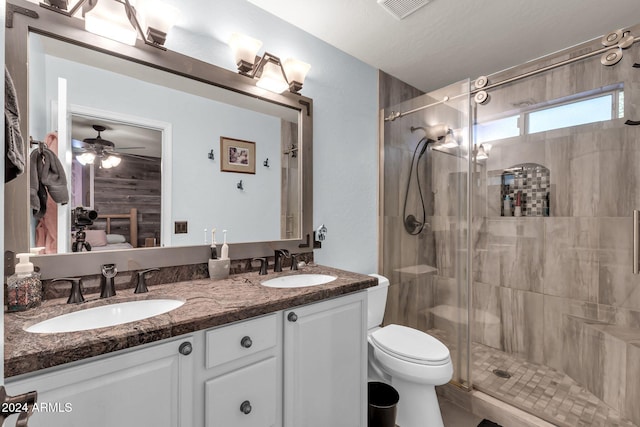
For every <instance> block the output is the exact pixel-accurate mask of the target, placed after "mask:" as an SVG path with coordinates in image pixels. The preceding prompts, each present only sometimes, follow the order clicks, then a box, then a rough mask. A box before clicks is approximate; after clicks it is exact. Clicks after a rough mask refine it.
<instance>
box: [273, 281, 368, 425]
mask: <svg viewBox="0 0 640 427" xmlns="http://www.w3.org/2000/svg"><path fill="white" fill-rule="evenodd" d="M366 336H367V300H366V292H358V293H355V294H350V295H347V296H344V297H340V298H335V299H332V300H328V301H324V302H319V303H315V304H310V305H306V306H302V307H297V308H294V309H291V310H286V311H285V312H284V426H285V427H326V426H341V427H365V426H366V425H367V418H366V409H367V343H366Z"/></svg>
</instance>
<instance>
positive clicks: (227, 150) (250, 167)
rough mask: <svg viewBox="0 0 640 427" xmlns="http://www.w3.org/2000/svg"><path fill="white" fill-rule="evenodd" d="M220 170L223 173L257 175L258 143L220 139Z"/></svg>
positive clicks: (224, 137) (223, 137)
mask: <svg viewBox="0 0 640 427" xmlns="http://www.w3.org/2000/svg"><path fill="white" fill-rule="evenodd" d="M220 156H221V157H222V161H221V162H220V170H221V171H222V172H238V173H253V174H255V173H256V143H255V142H251V141H243V140H241V139H234V138H227V137H226V136H221V137H220Z"/></svg>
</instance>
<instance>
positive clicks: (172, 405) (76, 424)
mask: <svg viewBox="0 0 640 427" xmlns="http://www.w3.org/2000/svg"><path fill="white" fill-rule="evenodd" d="M186 341H189V339H188V338H184V339H180V340H177V341H171V342H168V343H163V344H152V345H149V346H144V348H143V349H136V350H130V351H127V352H126V353H124V354H119V355H115V356H106V357H100V358H99V360H94V361H88V362H78V363H75V364H73V365H72V366H70V367H62V368H52V370H49V371H48V372H46V373H43V374H36V375H33V376H30V377H29V378H24V379H19V380H14V381H12V380H11V379H9V380H8V381H7V387H9V390H11V391H12V392H14V393H22V392H24V391H29V390H37V391H38V408H36V409H38V411H34V414H33V416H32V417H31V418H30V419H29V426H30V427H38V426H47V427H58V426H59V427H86V426H92V427H113V426H118V427H139V426H154V427H162V426H166V427H176V426H181V425H182V426H184V427H190V426H189V424H185V422H183V420H184V419H186V420H189V419H190V418H189V417H190V416H191V413H192V409H190V407H189V405H190V401H191V399H190V392H191V390H190V389H191V387H190V384H189V383H188V381H189V379H190V378H191V375H188V371H189V369H190V367H189V363H190V356H188V355H182V354H180V353H179V347H180V344H182V343H183V342H186ZM94 359H95V358H94ZM181 374H182V375H181ZM181 377H182V379H183V380H185V381H182V382H181ZM181 390H184V395H183V393H182V392H181ZM181 399H183V400H182V402H183V404H182V405H181ZM180 411H185V413H184V414H181V413H180ZM183 417H187V418H183ZM179 420H181V421H179ZM7 425H13V424H7Z"/></svg>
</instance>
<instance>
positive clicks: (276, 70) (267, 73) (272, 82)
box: [256, 61, 289, 93]
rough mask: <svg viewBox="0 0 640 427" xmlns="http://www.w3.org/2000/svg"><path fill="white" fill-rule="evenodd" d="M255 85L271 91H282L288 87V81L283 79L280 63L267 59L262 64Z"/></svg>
mask: <svg viewBox="0 0 640 427" xmlns="http://www.w3.org/2000/svg"><path fill="white" fill-rule="evenodd" d="M256 86H258V87H261V88H262V89H266V90H268V91H271V92H275V93H282V92H284V91H285V90H287V89H288V88H289V83H287V81H286V80H285V78H284V75H283V74H282V68H281V67H280V65H278V64H276V63H275V62H271V61H267V62H266V63H265V64H264V65H263V66H262V75H261V76H260V80H258V82H257V83H256Z"/></svg>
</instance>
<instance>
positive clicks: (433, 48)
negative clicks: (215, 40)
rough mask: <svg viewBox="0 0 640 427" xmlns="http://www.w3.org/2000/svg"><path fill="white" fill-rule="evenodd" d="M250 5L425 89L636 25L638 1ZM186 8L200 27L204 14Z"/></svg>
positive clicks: (286, 1)
mask: <svg viewBox="0 0 640 427" xmlns="http://www.w3.org/2000/svg"><path fill="white" fill-rule="evenodd" d="M249 1H250V2H251V3H253V4H255V5H257V6H259V7H260V8H262V9H265V10H266V11H268V12H270V13H272V14H274V15H276V16H278V17H280V18H282V19H283V20H285V21H287V22H290V23H291V24H293V25H295V26H297V27H299V28H301V29H303V30H304V31H306V32H308V33H311V34H313V35H314V36H316V37H318V38H320V39H322V40H324V41H326V42H327V43H329V44H331V45H333V46H335V47H337V48H338V49H341V50H343V51H344V52H346V53H348V54H350V55H352V56H354V57H356V58H358V59H360V60H362V61H363V62H365V63H367V64H369V65H371V66H373V67H376V68H379V69H381V70H383V71H385V72H387V73H389V74H391V75H393V76H395V77H397V78H399V79H401V80H403V81H405V82H407V83H410V84H412V85H414V86H415V87H417V88H419V89H421V90H424V91H429V90H433V89H436V88H440V87H442V86H445V85H447V84H449V83H453V82H455V81H458V80H461V79H463V78H467V77H469V78H471V79H475V78H476V77H478V76H480V75H488V74H491V73H493V72H496V71H500V70H503V69H506V68H510V67H512V66H515V65H518V64H522V63H524V62H527V61H529V60H533V59H536V58H539V57H541V56H544V55H546V54H549V53H553V52H556V51H558V50H562V49H564V48H566V47H569V46H573V45H575V44H578V43H581V42H584V41H587V40H590V39H593V38H596V37H599V36H601V35H602V34H606V33H609V32H610V31H613V30H616V29H619V28H625V27H629V26H632V25H635V24H638V23H640V4H639V2H638V0H608V1H606V2H605V1H602V0H528V1H524V0H484V1H483V0H432V1H431V2H430V3H429V4H427V5H426V6H425V7H422V8H420V9H419V10H418V11H416V12H415V13H414V14H412V15H410V16H408V17H407V18H405V19H403V20H397V19H395V18H394V17H392V16H391V15H390V14H389V13H388V12H387V11H385V10H384V9H383V8H382V7H381V6H379V5H378V4H377V2H376V0H249ZM189 3H190V4H193V3H202V7H203V8H204V9H207V8H211V6H205V3H207V4H211V3H215V2H210V1H209V0H193V1H190V2H189ZM189 9H190V10H184V9H183V13H186V14H187V16H185V17H183V18H186V19H188V20H189V21H192V20H193V21H192V22H191V23H192V24H193V26H192V27H191V25H190V27H191V28H197V27H201V26H202V24H204V22H202V23H200V21H203V20H206V14H202V13H198V9H196V8H189ZM202 10H203V9H200V12H202Z"/></svg>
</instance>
